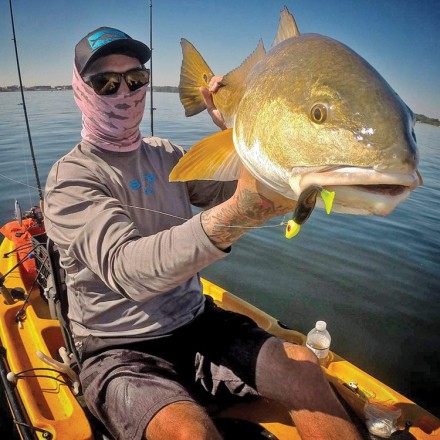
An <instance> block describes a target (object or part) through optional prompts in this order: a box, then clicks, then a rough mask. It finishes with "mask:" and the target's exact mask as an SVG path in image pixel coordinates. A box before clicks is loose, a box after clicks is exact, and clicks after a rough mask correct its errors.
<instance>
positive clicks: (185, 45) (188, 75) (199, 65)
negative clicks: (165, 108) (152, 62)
mask: <svg viewBox="0 0 440 440" xmlns="http://www.w3.org/2000/svg"><path fill="white" fill-rule="evenodd" d="M180 45H181V47H182V54H183V59H182V65H181V67H180V82H179V96H180V102H181V103H182V105H183V107H184V109H185V115H186V116H193V115H196V114H197V113H200V112H201V111H203V110H205V108H206V105H205V102H204V101H203V97H202V95H201V93H200V90H199V88H200V87H208V86H209V81H210V79H211V78H212V76H213V73H212V71H211V69H210V68H209V66H208V64H207V63H206V61H205V60H204V59H203V57H202V55H200V53H199V52H198V51H197V49H196V48H195V47H194V46H193V45H192V44H191V43H190V42H189V41H188V40H185V38H182V39H181V40H180Z"/></svg>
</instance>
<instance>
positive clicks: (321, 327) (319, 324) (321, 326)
mask: <svg viewBox="0 0 440 440" xmlns="http://www.w3.org/2000/svg"><path fill="white" fill-rule="evenodd" d="M315 328H316V330H319V331H320V332H322V331H324V330H325V329H326V328H327V323H326V322H325V321H316V325H315Z"/></svg>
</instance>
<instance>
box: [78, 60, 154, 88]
mask: <svg viewBox="0 0 440 440" xmlns="http://www.w3.org/2000/svg"><path fill="white" fill-rule="evenodd" d="M122 78H124V81H125V83H126V84H127V86H128V88H129V89H130V91H132V92H133V91H135V90H137V89H140V88H141V87H142V86H144V85H145V84H148V83H149V82H150V69H146V68H145V67H138V68H136V69H131V70H128V71H127V72H124V73H117V72H104V73H97V74H96V75H90V76H84V77H83V80H84V82H85V83H86V84H88V85H89V86H91V87H92V88H93V90H94V91H95V93H96V94H97V95H114V94H115V93H116V92H117V91H118V90H119V87H120V85H121V82H122Z"/></svg>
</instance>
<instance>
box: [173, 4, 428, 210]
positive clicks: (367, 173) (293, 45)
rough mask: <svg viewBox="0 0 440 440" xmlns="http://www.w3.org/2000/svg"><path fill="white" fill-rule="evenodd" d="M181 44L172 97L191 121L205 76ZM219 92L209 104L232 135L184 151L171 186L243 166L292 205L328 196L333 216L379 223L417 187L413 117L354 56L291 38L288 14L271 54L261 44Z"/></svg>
mask: <svg viewBox="0 0 440 440" xmlns="http://www.w3.org/2000/svg"><path fill="white" fill-rule="evenodd" d="M181 45H182V50H183V62H182V69H181V76H180V85H179V89H180V99H181V101H182V104H183V106H184V108H185V113H186V115H187V116H192V115H195V114H197V113H199V112H200V111H202V110H204V109H205V104H204V101H203V99H202V96H201V94H200V91H199V87H201V86H205V87H207V86H208V83H209V80H210V79H211V77H212V76H213V73H212V71H211V70H210V69H209V67H208V65H207V64H206V62H205V61H204V60H203V58H202V57H201V55H200V54H199V53H198V52H197V51H196V49H195V48H194V47H193V46H192V44H191V43H189V42H188V41H186V40H184V39H182V41H181ZM222 84H223V87H221V88H220V90H219V91H218V92H217V93H216V94H215V95H214V102H215V104H216V106H217V108H218V109H219V110H220V111H221V113H222V114H223V116H224V118H225V121H226V123H227V125H228V126H229V127H232V129H228V130H225V131H222V132H220V133H217V134H214V135H212V136H209V137H208V138H206V139H204V140H202V141H201V142H199V143H198V144H196V145H195V146H194V147H192V148H191V149H190V150H189V152H188V153H187V154H186V155H185V156H184V157H183V158H182V159H181V161H180V162H179V163H178V164H177V165H176V167H175V168H174V170H173V171H172V173H171V175H170V180H173V181H177V180H194V179H214V180H232V179H236V178H237V177H238V174H239V170H240V166H242V165H244V166H245V167H246V168H247V169H248V170H249V171H250V172H251V174H253V176H254V177H255V178H256V179H258V180H259V181H261V182H262V183H263V184H265V185H267V186H268V187H270V188H272V189H273V190H275V191H277V192H279V193H281V194H283V195H285V196H287V197H289V198H291V199H295V200H298V199H299V200H300V201H301V203H304V200H302V199H301V195H302V194H303V199H304V194H306V195H307V197H305V198H306V199H307V198H309V199H310V195H312V197H311V198H312V199H313V200H312V205H313V206H314V201H315V200H314V199H316V196H317V195H319V194H322V192H321V191H322V189H323V188H324V189H325V190H328V191H334V192H335V193H336V196H335V199H334V204H333V209H334V211H337V212H343V213H351V214H382V215H386V214H388V213H390V212H391V211H392V210H393V209H394V208H395V207H396V206H397V205H398V204H399V203H400V202H402V201H403V200H405V199H406V198H407V197H408V195H409V193H410V191H411V190H413V189H415V188H416V187H417V186H418V184H419V183H421V177H420V175H419V173H418V171H417V165H418V152H417V146H416V138H415V135H414V123H415V119H414V114H413V113H412V111H411V110H410V109H409V108H408V106H407V105H406V104H405V103H404V102H403V101H402V99H401V98H400V97H399V96H398V95H397V94H396V92H394V91H393V89H392V88H391V87H390V85H389V84H388V83H387V82H386V81H385V80H384V78H382V76H381V75H380V74H379V73H378V72H377V71H376V70H375V69H374V68H373V67H372V66H371V65H370V64H368V63H367V62H366V61H365V60H364V59H363V58H362V57H360V56H359V55H358V54H357V53H355V52H354V51H353V50H351V49H350V48H348V47H347V46H345V45H344V44H342V43H340V42H338V41H335V40H333V39H331V38H329V37H326V36H323V35H318V34H304V35H300V33H299V31H298V28H297V25H296V23H295V20H294V18H293V16H292V15H291V14H290V13H289V11H288V10H287V8H284V10H283V11H282V12H281V18H280V23H279V26H278V32H277V35H276V38H275V41H274V43H273V46H272V48H271V50H269V51H268V52H267V53H266V51H265V49H264V46H263V43H262V42H261V41H260V43H259V44H258V46H257V48H256V50H255V51H254V52H253V53H252V54H251V55H250V56H249V57H248V58H247V59H246V60H245V61H244V62H243V64H242V65H241V66H240V67H238V68H237V69H235V70H233V71H231V72H230V73H228V74H227V75H226V76H225V77H224V78H223V80H222ZM309 201H310V200H309ZM318 206H322V201H321V200H320V198H318ZM312 209H313V208H312ZM309 213H310V212H309Z"/></svg>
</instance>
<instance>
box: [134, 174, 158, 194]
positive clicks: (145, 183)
mask: <svg viewBox="0 0 440 440" xmlns="http://www.w3.org/2000/svg"><path fill="white" fill-rule="evenodd" d="M155 180H156V176H155V175H154V174H152V173H147V174H145V175H144V178H143V180H142V181H140V180H139V179H135V180H132V181H131V182H130V183H129V184H128V185H129V187H130V189H131V190H132V191H139V190H143V192H144V194H145V195H147V196H150V195H151V194H153V193H154V182H155Z"/></svg>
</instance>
